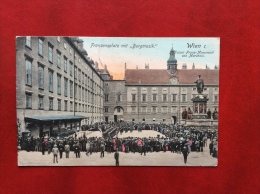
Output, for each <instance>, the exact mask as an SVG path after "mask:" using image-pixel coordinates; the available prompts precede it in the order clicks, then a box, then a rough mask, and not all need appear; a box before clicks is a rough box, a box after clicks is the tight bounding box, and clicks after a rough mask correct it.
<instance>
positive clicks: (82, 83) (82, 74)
mask: <svg viewBox="0 0 260 194" xmlns="http://www.w3.org/2000/svg"><path fill="white" fill-rule="evenodd" d="M84 78H85V76H84V72H83V71H82V84H84Z"/></svg>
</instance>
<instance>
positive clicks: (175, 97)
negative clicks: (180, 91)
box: [172, 94, 177, 102]
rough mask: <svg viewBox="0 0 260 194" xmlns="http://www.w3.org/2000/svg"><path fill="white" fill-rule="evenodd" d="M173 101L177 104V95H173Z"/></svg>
mask: <svg viewBox="0 0 260 194" xmlns="http://www.w3.org/2000/svg"><path fill="white" fill-rule="evenodd" d="M172 101H173V102H177V94H173V95H172Z"/></svg>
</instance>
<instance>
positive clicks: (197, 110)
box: [191, 94, 209, 119]
mask: <svg viewBox="0 0 260 194" xmlns="http://www.w3.org/2000/svg"><path fill="white" fill-rule="evenodd" d="M191 100H192V102H193V116H192V119H207V102H208V100H209V99H208V98H207V96H204V95H202V94H198V95H197V96H195V97H194V98H192V99H191Z"/></svg>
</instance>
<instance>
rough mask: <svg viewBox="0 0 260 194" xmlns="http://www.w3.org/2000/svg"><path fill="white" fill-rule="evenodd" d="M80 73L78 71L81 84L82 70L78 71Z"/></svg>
mask: <svg viewBox="0 0 260 194" xmlns="http://www.w3.org/2000/svg"><path fill="white" fill-rule="evenodd" d="M78 70H79V71H78V78H79V82H80V81H81V70H80V69H78Z"/></svg>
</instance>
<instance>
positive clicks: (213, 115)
mask: <svg viewBox="0 0 260 194" xmlns="http://www.w3.org/2000/svg"><path fill="white" fill-rule="evenodd" d="M195 108H196V107H195ZM195 111H196V109H195ZM205 112H206V110H205ZM200 113H202V112H200ZM192 114H193V112H192V110H191V109H190V108H188V110H186V109H184V111H182V119H192ZM207 118H208V119H213V120H218V111H217V108H215V109H214V111H213V112H211V110H210V109H208V111H207Z"/></svg>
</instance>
